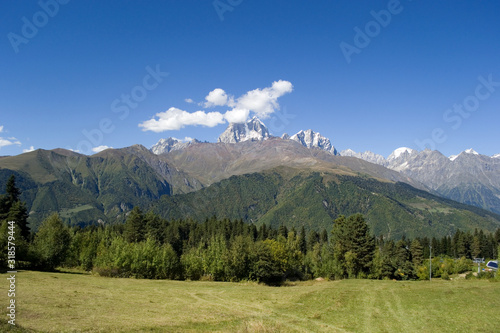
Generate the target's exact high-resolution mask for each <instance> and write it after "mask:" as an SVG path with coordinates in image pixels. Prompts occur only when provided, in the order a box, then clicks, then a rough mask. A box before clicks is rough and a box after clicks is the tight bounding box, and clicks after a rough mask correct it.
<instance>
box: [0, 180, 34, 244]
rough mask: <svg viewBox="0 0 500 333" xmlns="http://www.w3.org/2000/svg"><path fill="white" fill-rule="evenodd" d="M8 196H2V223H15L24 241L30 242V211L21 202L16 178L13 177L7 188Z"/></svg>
mask: <svg viewBox="0 0 500 333" xmlns="http://www.w3.org/2000/svg"><path fill="white" fill-rule="evenodd" d="M5 192H6V194H4V195H1V196H0V221H14V222H15V223H16V226H17V228H18V230H16V234H18V235H21V236H22V237H23V238H24V240H29V236H30V228H29V226H28V210H27V209H26V204H25V203H24V202H22V201H21V200H20V195H21V190H20V189H19V188H17V186H16V177H15V176H14V175H11V176H10V177H9V179H8V181H7V184H6V186H5Z"/></svg>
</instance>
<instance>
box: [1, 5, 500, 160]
mask: <svg viewBox="0 0 500 333" xmlns="http://www.w3.org/2000/svg"><path fill="white" fill-rule="evenodd" d="M0 9H1V10H0V22H2V23H1V24H0V27H1V32H0V36H1V39H0V59H1V62H0V138H1V139H0V155H16V154H19V153H22V152H23V150H29V149H31V148H34V149H38V148H43V149H53V148H57V147H62V148H71V149H79V150H80V151H81V152H84V153H92V151H91V149H92V148H96V147H97V146H108V147H114V148H120V147H125V146H130V145H132V144H136V143H139V144H143V145H145V146H146V147H151V146H152V145H153V144H154V143H156V142H157V141H158V140H159V139H160V138H166V137H170V136H173V137H176V138H185V137H192V138H197V139H199V140H202V141H203V140H206V141H211V142H215V141H216V140H217V137H218V135H219V134H220V133H221V132H223V131H224V129H225V127H226V126H227V121H228V119H241V118H242V117H245V116H246V115H248V116H249V117H251V116H253V115H259V116H262V117H264V118H265V117H267V119H263V121H264V123H266V124H267V125H268V127H269V128H270V130H271V132H272V134H274V135H281V134H282V133H283V132H287V133H289V134H294V133H296V132H298V131H299V130H301V129H304V130H305V129H309V128H311V129H313V130H314V131H318V132H320V133H321V134H322V135H324V136H326V137H328V138H330V139H331V141H332V143H333V144H334V145H335V146H336V148H337V149H338V150H343V149H347V148H351V149H353V150H355V151H365V150H371V151H373V152H376V153H379V154H382V155H384V156H388V155H389V154H390V153H391V151H392V150H394V149H395V148H397V147H400V146H408V147H411V148H414V149H418V150H421V149H422V148H423V147H425V146H427V147H431V148H434V149H437V150H440V151H441V152H443V153H444V154H445V155H452V154H457V153H459V152H460V151H462V150H465V149H467V148H474V149H475V150H476V151H478V152H479V153H482V154H485V155H493V154H497V153H500V145H499V141H500V140H499V139H500V131H499V130H498V129H499V123H500V62H499V59H500V57H499V56H500V38H499V36H500V21H499V20H498V13H500V2H498V1H495V0H490V1H488V0H485V1H472V0H470V1H451V0H447V1H423V0H414V1H409V0H401V1H395V0H391V1H386V0H385V1H347V0H345V1H314V2H311V1H257V0H253V1H249V0H220V1H219V0H216V1H212V0H210V1H201V0H200V1H194V0H183V1H76V0H71V1H68V0H42V1H40V2H38V1H23V2H18V1H3V2H2V3H1V4H0ZM167 73H168V74H167ZM216 89H218V90H216ZM210 92H212V95H211V96H212V97H211V101H212V102H208V100H207V99H206V97H207V96H209V93H210ZM127 96H128V97H127ZM127 98H128V99H127ZM187 99H191V100H192V102H191V103H189V102H186V100H187ZM209 99H210V98H209ZM172 108H174V109H172ZM167 110H170V112H168V111H167ZM197 111H200V112H197ZM228 111H231V112H232V113H231V114H228V113H227V112H228ZM195 112H197V113H195ZM230 115H232V116H233V118H231V116H230ZM162 117H163V121H159V119H160V118H162ZM140 124H142V126H139V125H140ZM194 124H197V125H194ZM177 128H180V129H177ZM152 129H154V130H155V131H153V130H152ZM85 133H86V134H87V135H85Z"/></svg>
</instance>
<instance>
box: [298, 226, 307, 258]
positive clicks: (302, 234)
mask: <svg viewBox="0 0 500 333" xmlns="http://www.w3.org/2000/svg"><path fill="white" fill-rule="evenodd" d="M299 249H300V251H301V252H302V253H303V254H306V252H307V242H306V229H305V228H304V226H302V228H300V234H299Z"/></svg>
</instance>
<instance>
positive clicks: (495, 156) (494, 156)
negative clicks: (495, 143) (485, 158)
mask: <svg viewBox="0 0 500 333" xmlns="http://www.w3.org/2000/svg"><path fill="white" fill-rule="evenodd" d="M491 158H500V154H496V155H493V156H491Z"/></svg>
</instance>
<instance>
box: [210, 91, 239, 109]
mask: <svg viewBox="0 0 500 333" xmlns="http://www.w3.org/2000/svg"><path fill="white" fill-rule="evenodd" d="M205 100H206V102H205V104H204V105H205V107H206V108H211V107H214V106H224V105H227V106H230V107H233V106H234V97H232V96H228V95H227V94H226V92H225V91H224V90H223V89H220V88H217V89H214V90H212V91H211V92H209V93H208V95H207V96H206V97H205Z"/></svg>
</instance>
